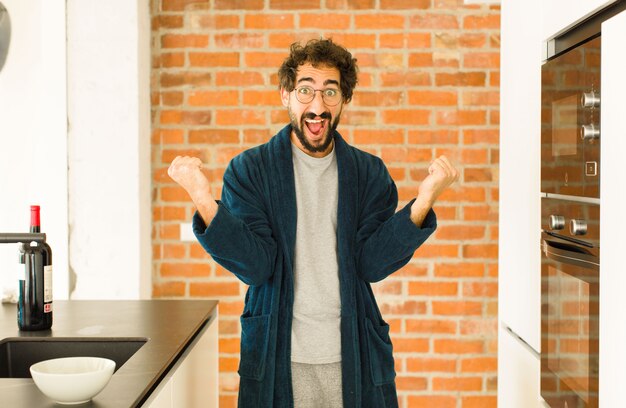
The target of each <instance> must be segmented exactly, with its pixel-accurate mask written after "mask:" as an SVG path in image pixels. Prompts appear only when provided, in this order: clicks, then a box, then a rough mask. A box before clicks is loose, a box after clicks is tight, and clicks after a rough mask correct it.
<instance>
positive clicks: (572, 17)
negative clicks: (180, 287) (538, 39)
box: [541, 0, 616, 40]
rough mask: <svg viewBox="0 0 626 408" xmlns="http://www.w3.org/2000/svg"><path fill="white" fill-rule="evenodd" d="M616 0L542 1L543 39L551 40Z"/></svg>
mask: <svg viewBox="0 0 626 408" xmlns="http://www.w3.org/2000/svg"><path fill="white" fill-rule="evenodd" d="M615 1H616V0H545V1H544V2H543V3H542V8H543V13H542V17H543V18H542V22H541V27H542V39H544V40H549V39H551V38H554V36H556V35H557V34H560V33H562V32H564V31H566V30H567V29H569V28H572V27H573V26H575V25H576V24H578V23H580V22H581V21H582V20H584V19H585V18H587V17H589V16H591V15H592V14H594V13H596V12H597V11H599V10H602V9H603V8H605V7H606V6H608V5H609V4H611V3H615Z"/></svg>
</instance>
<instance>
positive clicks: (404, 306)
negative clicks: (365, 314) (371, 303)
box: [378, 299, 426, 315]
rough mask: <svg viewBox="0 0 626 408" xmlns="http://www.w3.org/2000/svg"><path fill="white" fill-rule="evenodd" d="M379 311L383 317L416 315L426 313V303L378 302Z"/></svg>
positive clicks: (405, 301)
mask: <svg viewBox="0 0 626 408" xmlns="http://www.w3.org/2000/svg"><path fill="white" fill-rule="evenodd" d="M378 306H379V307H380V311H381V313H382V314H384V315H417V314H424V313H426V302H418V301H414V300H401V301H398V300H388V299H381V300H380V301H379V302H378Z"/></svg>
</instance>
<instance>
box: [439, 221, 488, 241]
mask: <svg viewBox="0 0 626 408" xmlns="http://www.w3.org/2000/svg"><path fill="white" fill-rule="evenodd" d="M485 233H486V228H485V226H484V225H440V226H438V227H437V230H436V231H435V237H436V238H437V239H443V240H461V241H466V240H476V239H483V238H485Z"/></svg>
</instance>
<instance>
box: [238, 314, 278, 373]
mask: <svg viewBox="0 0 626 408" xmlns="http://www.w3.org/2000/svg"><path fill="white" fill-rule="evenodd" d="M240 320H241V359H240V360H239V370H238V372H239V375H240V376H241V377H242V378H248V379H252V380H257V381H261V380H262V379H263V376H264V375H265V364H266V359H267V347H268V344H269V336H270V315H262V316H250V317H246V316H245V315H244V316H241V319H240Z"/></svg>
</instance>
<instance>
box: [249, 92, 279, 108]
mask: <svg viewBox="0 0 626 408" xmlns="http://www.w3.org/2000/svg"><path fill="white" fill-rule="evenodd" d="M243 104H244V105H252V106H276V107H279V106H282V103H281V99H280V93H279V92H278V90H271V91H254V90H249V91H244V92H243Z"/></svg>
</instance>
